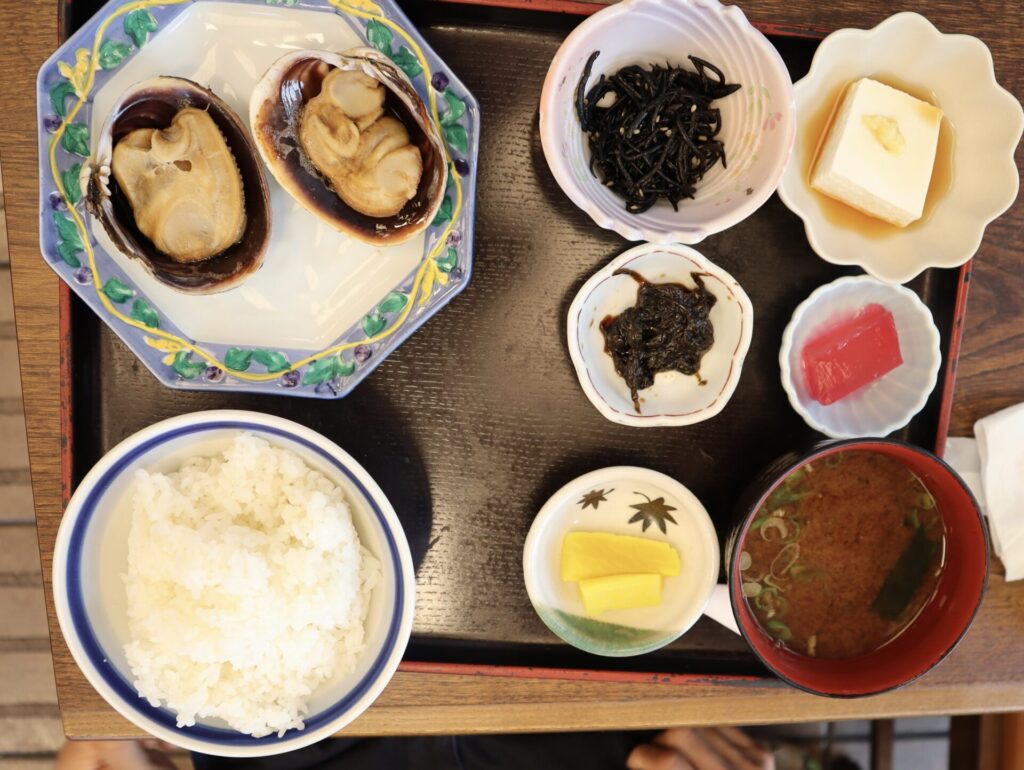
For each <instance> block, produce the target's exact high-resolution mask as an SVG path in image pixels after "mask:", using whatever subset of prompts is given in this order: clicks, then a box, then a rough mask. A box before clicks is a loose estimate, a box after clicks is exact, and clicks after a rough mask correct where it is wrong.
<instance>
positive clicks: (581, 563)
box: [562, 532, 679, 580]
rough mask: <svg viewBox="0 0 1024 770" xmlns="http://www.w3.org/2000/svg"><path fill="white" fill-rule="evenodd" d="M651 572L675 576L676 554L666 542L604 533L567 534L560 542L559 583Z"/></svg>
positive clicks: (677, 569) (676, 570)
mask: <svg viewBox="0 0 1024 770" xmlns="http://www.w3.org/2000/svg"><path fill="white" fill-rule="evenodd" d="M637 572H654V573H657V574H659V575H665V576H666V577H671V576H673V575H678V574H679V552H678V551H676V549H675V548H673V547H672V546H671V545H669V544H668V543H663V542H661V541H660V540H651V539H649V538H646V537H632V536H630V535H612V534H609V533H607V532H570V533H569V534H567V535H566V536H565V539H564V540H562V580H586V579H588V578H597V577H605V576H607V575H620V574H624V573H637Z"/></svg>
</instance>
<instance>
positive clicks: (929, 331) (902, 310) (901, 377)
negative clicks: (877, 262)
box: [779, 275, 942, 438]
mask: <svg viewBox="0 0 1024 770" xmlns="http://www.w3.org/2000/svg"><path fill="white" fill-rule="evenodd" d="M870 303H877V304H879V305H881V306H882V307H884V308H885V309H886V310H888V311H889V312H890V313H892V315H893V321H894V322H895V324H896V335H897V336H898V337H899V341H900V354H901V355H902V357H903V364H902V365H900V366H898V367H896V368H895V369H893V370H892V371H891V372H888V373H887V374H884V375H882V376H881V377H879V378H878V379H877V380H875V381H874V382H872V383H870V384H868V385H865V386H864V387H863V388H860V389H859V390H856V391H854V392H853V393H851V394H850V395H848V396H847V397H846V398H843V399H840V400H839V401H836V402H835V403H833V404H829V405H828V406H825V405H824V404H819V403H818V402H817V401H815V400H814V399H812V398H811V397H810V395H808V393H807V387H806V385H805V383H804V378H803V373H802V370H801V366H800V354H801V352H802V350H803V347H804V343H806V342H807V340H808V338H809V337H811V336H812V335H813V334H814V333H815V331H816V330H818V329H820V328H821V327H822V325H824V324H827V323H828V322H829V321H830V320H831V319H834V318H836V317H837V316H842V315H844V314H847V313H853V312H855V311H857V310H858V309H860V308H862V307H864V306H865V305H868V304H870ZM941 363H942V354H941V353H940V352H939V330H938V329H937V328H935V322H934V321H933V320H932V314H931V311H930V310H928V307H927V306H926V305H925V304H924V303H923V302H922V301H921V300H920V298H919V297H918V296H917V295H916V294H915V293H914V292H912V291H911V290H910V289H907V288H904V287H903V286H898V285H896V284H891V283H885V282H883V281H879V280H876V279H874V278H872V277H870V276H867V275H858V276H847V277H845V278H840V279H838V280H835V281H833V282H832V283H827V284H825V285H824V286H821V287H819V288H818V289H816V290H815V291H813V292H812V293H811V295H810V296H809V297H808V298H807V299H805V300H804V301H803V302H801V303H800V305H799V306H797V309H796V310H795V311H794V313H793V318H792V320H790V322H789V325H788V326H787V327H786V331H785V332H783V335H782V348H781V350H780V351H779V368H780V369H781V371H782V387H783V388H784V389H785V391H786V395H787V396H789V403H790V404H792V406H793V409H795V410H796V412H797V414H799V415H800V416H801V417H803V418H804V421H805V422H806V423H807V424H808V425H810V426H811V427H812V428H814V429H815V430H817V431H820V432H822V433H824V434H825V435H826V436H829V437H831V438H860V437H864V436H886V435H888V434H889V433H892V432H893V431H894V430H896V429H898V428H902V427H903V426H904V425H906V424H907V423H908V422H910V418H911V417H913V416H914V415H915V414H917V413H918V412H920V411H921V409H922V407H924V405H925V402H926V401H927V400H928V396H929V395H930V394H931V392H932V390H933V389H934V388H935V383H936V380H937V379H938V375H939V365H940V364H941Z"/></svg>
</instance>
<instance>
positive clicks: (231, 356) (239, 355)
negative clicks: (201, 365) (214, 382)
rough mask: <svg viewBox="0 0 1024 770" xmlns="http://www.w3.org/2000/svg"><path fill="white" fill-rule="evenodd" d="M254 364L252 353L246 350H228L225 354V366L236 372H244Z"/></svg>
mask: <svg viewBox="0 0 1024 770" xmlns="http://www.w3.org/2000/svg"><path fill="white" fill-rule="evenodd" d="M250 363H252V351H251V350H245V349H244V348H228V352H227V353H225V354H224V366H226V367H227V368H228V369H232V370H233V371H236V372H244V371H245V370H246V369H248V368H249V364H250Z"/></svg>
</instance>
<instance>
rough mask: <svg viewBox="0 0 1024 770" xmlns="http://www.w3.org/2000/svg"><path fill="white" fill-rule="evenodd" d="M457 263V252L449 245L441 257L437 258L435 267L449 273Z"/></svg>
mask: <svg viewBox="0 0 1024 770" xmlns="http://www.w3.org/2000/svg"><path fill="white" fill-rule="evenodd" d="M457 264H459V252H457V251H456V250H455V247H454V246H449V247H448V251H446V252H445V255H444V256H443V257H438V258H437V267H438V269H439V270H440V271H441V272H442V273H450V272H451V271H452V270H454V269H455V266H456V265H457Z"/></svg>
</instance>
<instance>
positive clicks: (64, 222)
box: [53, 211, 82, 249]
mask: <svg viewBox="0 0 1024 770" xmlns="http://www.w3.org/2000/svg"><path fill="white" fill-rule="evenodd" d="M53 223H54V224H55V225H57V237H58V238H60V240H62V241H72V242H74V243H77V244H78V248H79V249H81V248H82V239H81V237H80V236H79V234H78V228H77V227H76V226H75V223H74V222H72V221H71V220H70V219H68V218H67V217H66V216H63V215H62V214H58V213H57V212H56V211H54V212H53Z"/></svg>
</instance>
